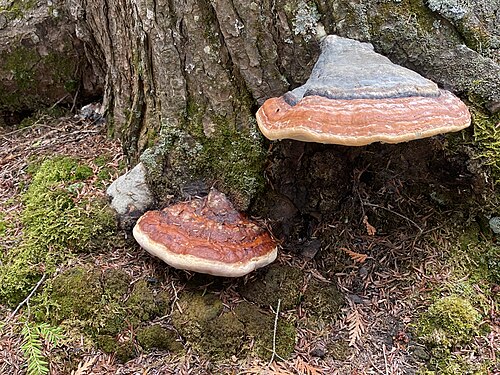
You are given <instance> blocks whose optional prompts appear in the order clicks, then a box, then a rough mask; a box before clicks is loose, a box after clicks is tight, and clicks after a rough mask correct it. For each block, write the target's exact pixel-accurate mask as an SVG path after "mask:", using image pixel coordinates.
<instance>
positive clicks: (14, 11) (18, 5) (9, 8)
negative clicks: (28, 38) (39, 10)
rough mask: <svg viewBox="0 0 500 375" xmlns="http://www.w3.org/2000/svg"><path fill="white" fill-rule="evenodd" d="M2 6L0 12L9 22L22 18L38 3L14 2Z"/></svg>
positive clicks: (23, 0)
mask: <svg viewBox="0 0 500 375" xmlns="http://www.w3.org/2000/svg"><path fill="white" fill-rule="evenodd" d="M4 4H5V5H1V6H0V12H1V13H3V14H4V15H5V16H6V17H7V18H8V19H9V20H12V19H16V18H21V17H23V15H24V14H25V13H26V11H28V10H30V9H33V8H34V7H35V5H36V4H37V2H36V1H35V0H13V1H9V2H7V3H4Z"/></svg>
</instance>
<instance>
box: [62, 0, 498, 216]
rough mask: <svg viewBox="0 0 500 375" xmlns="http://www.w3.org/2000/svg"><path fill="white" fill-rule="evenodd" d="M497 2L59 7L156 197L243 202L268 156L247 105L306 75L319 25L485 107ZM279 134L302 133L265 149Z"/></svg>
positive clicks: (77, 1)
mask: <svg viewBox="0 0 500 375" xmlns="http://www.w3.org/2000/svg"><path fill="white" fill-rule="evenodd" d="M455 3H456V4H455ZM499 9H500V1H498V0H493V1H486V0H482V1H475V2H461V1H455V2H454V1H438V0H428V1H423V0H416V1H414V0H397V1H389V0H383V1H370V2H365V1H358V0H316V1H309V2H306V1H303V0H299V1H297V0H293V1H280V0H278V1H276V0H273V1H267V0H254V1H243V0H233V1H230V0H217V1H214V0H212V1H199V0H183V1H180V0H168V1H163V2H162V1H155V0H151V1H132V0H115V1H104V2H103V1H97V0H69V1H67V4H66V7H65V8H63V11H64V12H68V13H69V14H70V16H71V18H72V19H73V21H74V22H75V25H76V28H75V35H76V36H77V37H78V39H79V40H80V41H82V42H83V43H85V52H86V55H87V58H88V60H89V61H90V62H91V63H92V65H93V68H94V74H95V76H96V77H97V78H98V79H97V81H99V80H100V81H101V82H103V83H104V88H105V90H104V104H105V106H106V108H107V110H108V118H109V119H110V120H111V122H112V123H111V130H112V131H113V132H114V134H115V135H116V136H118V137H120V138H121V139H122V141H123V145H124V148H125V150H126V152H127V154H128V156H129V158H130V162H131V163H132V162H135V161H137V160H138V158H139V156H140V155H142V156H141V160H142V161H143V162H144V164H145V165H146V167H147V169H148V171H149V179H150V183H151V185H152V187H153V190H154V192H155V193H156V196H157V197H158V198H159V199H162V200H165V199H168V197H170V196H171V195H175V196H179V195H181V194H182V193H187V194H191V193H196V192H199V191H200V190H204V189H206V188H207V187H208V186H211V185H213V184H215V185H216V186H218V187H219V188H220V189H221V190H223V191H225V192H228V193H229V194H230V195H231V196H232V198H233V200H234V201H236V202H237V205H238V207H239V208H243V209H245V208H248V206H249V204H250V202H251V201H252V199H254V198H255V197H256V195H257V192H259V191H262V188H263V186H264V185H265V183H266V181H265V179H264V177H265V176H264V173H263V171H264V169H265V166H266V160H268V156H269V155H268V154H267V153H266V147H267V146H266V145H265V143H264V142H263V140H262V138H261V136H260V135H259V133H258V132H257V131H256V126H255V119H254V113H255V111H256V109H257V108H258V106H259V105H260V104H262V103H263V101H264V100H265V99H267V98H269V97H273V96H279V95H281V94H283V93H284V92H286V91H288V90H289V89H292V88H294V87H297V86H298V85H300V84H302V83H304V82H305V80H306V79H307V77H308V75H309V73H310V71H311V69H312V67H313V65H314V63H315V61H316V58H317V56H318V53H319V45H318V41H317V39H316V38H315V34H316V29H317V27H318V25H322V26H323V27H324V29H325V31H326V32H327V33H328V34H337V35H340V36H345V37H350V38H354V39H358V40H362V41H368V42H371V43H372V44H374V46H375V49H376V50H377V52H380V53H382V54H384V55H387V56H388V57H389V58H391V59H392V60H393V61H394V62H396V63H399V64H401V65H403V66H406V67H409V68H411V69H413V70H416V71H417V72H419V73H421V74H423V75H424V76H426V77H428V78H430V79H432V80H434V81H436V82H437V83H438V84H439V85H441V86H444V87H446V88H448V89H451V90H452V91H454V92H455V93H457V94H459V95H461V97H462V98H464V99H470V100H473V101H475V102H476V103H481V104H484V106H485V107H486V108H487V109H488V110H489V111H490V112H491V113H494V112H497V111H498V110H500V79H499V76H500V67H499V62H500V57H499V48H500V27H499V25H500V11H499ZM491 113H490V114H489V115H491ZM286 145H288V146H286ZM286 147H294V148H295V149H297V147H298V148H303V147H304V145H299V146H297V145H296V144H295V143H292V145H291V146H290V145H289V143H286V142H284V143H282V144H280V145H279V146H277V150H278V151H276V148H275V150H274V152H275V154H274V155H278V154H279V152H281V151H283V150H284V149H285V148H286ZM280 150H281V151H280ZM276 152H277V153H276ZM283 152H284V155H285V154H286V155H288V154H290V153H292V154H294V153H296V152H297V151H296V150H295V151H294V150H292V151H290V150H286V151H283ZM282 156H283V155H282ZM299 156H300V155H299ZM274 157H275V158H276V156H274ZM291 167H297V166H293V165H292V166H291ZM267 177H269V176H267ZM268 182H269V181H268ZM271 182H272V181H271Z"/></svg>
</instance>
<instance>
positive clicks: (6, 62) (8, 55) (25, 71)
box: [1, 46, 41, 89]
mask: <svg viewBox="0 0 500 375" xmlns="http://www.w3.org/2000/svg"><path fill="white" fill-rule="evenodd" d="M1 60H2V61H3V63H2V67H3V69H4V70H5V71H8V72H11V74H12V78H13V79H14V81H15V83H16V84H17V86H18V87H19V88H21V89H31V88H33V87H34V85H35V84H36V81H35V77H36V76H35V67H36V64H38V62H39V61H40V60H41V57H40V56H39V55H38V54H37V52H36V51H35V49H33V48H28V47H24V46H20V47H17V48H15V49H13V50H11V51H3V52H2V54H1Z"/></svg>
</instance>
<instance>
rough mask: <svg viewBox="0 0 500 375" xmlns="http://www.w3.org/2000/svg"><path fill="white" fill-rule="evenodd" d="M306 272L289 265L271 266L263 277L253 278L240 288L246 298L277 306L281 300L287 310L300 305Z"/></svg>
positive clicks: (262, 304)
mask: <svg viewBox="0 0 500 375" xmlns="http://www.w3.org/2000/svg"><path fill="white" fill-rule="evenodd" d="M303 283H304V274H303V272H302V271H301V270H299V269H297V268H293V267H289V266H271V267H268V268H267V272H266V274H265V276H264V277H263V278H262V279H257V280H252V281H250V282H249V283H247V284H246V285H244V286H242V287H241V288H240V290H239V291H240V294H241V295H242V296H243V297H245V298H246V299H248V300H250V301H252V302H254V303H256V304H258V305H261V306H266V307H267V306H269V305H270V306H273V307H274V308H276V306H277V305H278V300H281V309H282V310H287V309H290V308H294V307H295V306H297V305H298V303H299V302H300V298H301V289H302V286H303Z"/></svg>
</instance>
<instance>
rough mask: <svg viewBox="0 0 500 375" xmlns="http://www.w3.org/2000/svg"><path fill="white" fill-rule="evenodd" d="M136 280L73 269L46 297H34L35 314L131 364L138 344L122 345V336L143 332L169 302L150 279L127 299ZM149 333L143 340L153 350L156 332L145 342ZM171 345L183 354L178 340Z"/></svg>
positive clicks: (51, 283)
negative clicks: (155, 290) (131, 331)
mask: <svg viewBox="0 0 500 375" xmlns="http://www.w3.org/2000/svg"><path fill="white" fill-rule="evenodd" d="M131 281H132V280H131V278H130V276H128V274H126V273H125V272H124V271H122V270H118V269H109V270H106V271H101V270H99V269H96V268H93V267H90V266H76V267H73V268H70V269H68V270H66V271H65V272H63V273H61V274H59V275H57V276H55V277H54V278H53V279H51V280H49V281H48V282H47V284H46V286H45V288H44V290H43V292H42V293H41V295H39V296H36V297H34V298H33V300H32V304H33V307H32V309H33V315H34V317H35V318H36V319H37V320H40V321H49V322H51V323H52V324H53V325H57V326H63V327H66V328H69V329H70V330H69V331H71V330H74V329H76V330H77V331H78V332H80V333H82V334H84V336H85V337H86V338H88V339H90V340H93V341H94V342H95V343H96V344H97V346H98V348H100V349H102V350H103V351H105V352H107V353H115V354H116V355H117V357H120V358H122V360H126V359H128V358H130V356H131V355H133V354H134V350H130V349H133V345H132V343H131V342H126V343H122V342H120V341H118V340H117V337H121V336H123V333H124V332H127V329H129V328H131V327H134V328H137V327H140V326H141V325H142V324H143V322H145V321H148V320H150V319H152V318H153V317H154V316H156V314H157V313H159V312H161V313H162V314H164V313H165V312H166V311H165V306H166V303H167V301H166V300H167V296H166V294H165V293H158V295H157V296H155V295H154V293H153V290H152V289H151V288H149V287H148V283H147V281H146V280H144V279H140V280H138V281H137V282H136V283H135V284H134V287H133V289H132V292H131V294H130V296H129V297H128V298H127V293H128V290H129V286H130V283H131ZM162 309H163V310H162ZM147 332H148V331H147V330H146V331H145V332H143V333H142V334H141V335H142V336H140V337H141V339H144V340H145V342H146V344H145V345H146V346H148V345H149V346H150V347H152V346H151V345H153V344H151V342H153V341H152V340H153V336H154V335H153V333H154V332H149V333H150V334H149V338H145V337H146V336H148V335H147ZM120 334H121V335H120ZM166 334H167V333H165V335H166ZM168 334H170V333H168ZM165 335H164V336H165ZM159 337H160V338H161V337H163V336H161V335H160V336H159ZM165 337H166V336H165ZM165 337H163V338H165ZM157 339H158V337H157ZM148 340H150V341H148ZM171 341H172V342H171V343H170V344H169V345H170V346H169V348H170V349H169V350H174V349H175V350H177V349H178V346H176V344H175V343H174V341H175V338H172V340H171ZM147 342H149V343H150V344H147ZM158 345H160V344H158ZM165 345H166V344H165ZM156 347H157V348H160V346H156ZM127 353H128V354H127Z"/></svg>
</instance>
